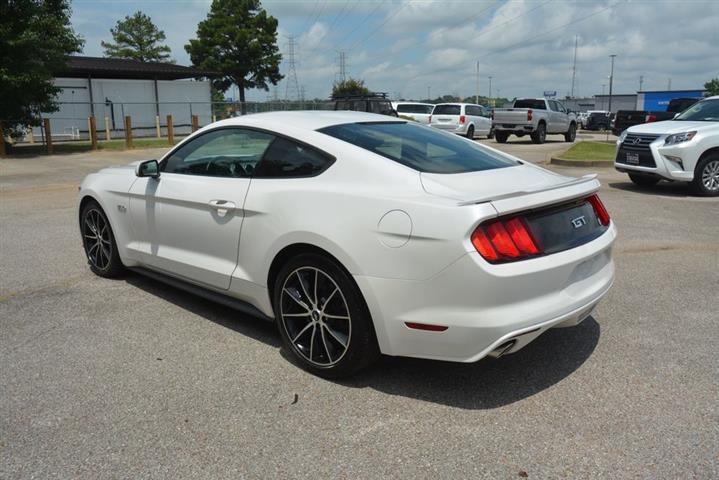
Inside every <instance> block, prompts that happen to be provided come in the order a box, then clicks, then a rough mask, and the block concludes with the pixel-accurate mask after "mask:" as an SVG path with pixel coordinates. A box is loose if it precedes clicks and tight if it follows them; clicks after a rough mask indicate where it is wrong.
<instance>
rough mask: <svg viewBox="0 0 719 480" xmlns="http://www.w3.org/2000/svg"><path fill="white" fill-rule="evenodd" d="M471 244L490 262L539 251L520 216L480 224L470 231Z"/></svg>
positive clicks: (511, 258) (533, 253) (517, 257)
mask: <svg viewBox="0 0 719 480" xmlns="http://www.w3.org/2000/svg"><path fill="white" fill-rule="evenodd" d="M472 245H474V248H476V249H477V251H478V252H479V254H480V255H482V257H484V259H485V260H487V261H490V262H502V261H511V260H515V259H519V258H522V257H527V256H530V255H537V254H539V253H541V251H540V250H539V248H538V247H537V244H536V243H535V242H534V239H533V238H532V235H531V233H530V232H529V229H528V228H527V226H526V224H525V223H524V221H523V220H522V219H521V218H520V217H513V218H509V219H506V220H495V221H492V222H490V223H486V224H484V225H480V226H479V227H477V229H476V230H475V231H474V232H473V233H472Z"/></svg>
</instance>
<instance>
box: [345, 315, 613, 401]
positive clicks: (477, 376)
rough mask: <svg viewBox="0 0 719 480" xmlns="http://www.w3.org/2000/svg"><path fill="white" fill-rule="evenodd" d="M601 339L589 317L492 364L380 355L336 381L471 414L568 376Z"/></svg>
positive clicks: (543, 337) (525, 394) (544, 387)
mask: <svg viewBox="0 0 719 480" xmlns="http://www.w3.org/2000/svg"><path fill="white" fill-rule="evenodd" d="M599 336H600V327H599V324H598V323H597V321H596V320H594V318H593V317H591V316H590V317H588V318H587V319H586V320H584V321H583V322H582V323H581V324H579V325H577V326H576V327H570V328H560V329H553V330H549V331H547V332H545V333H544V334H542V335H541V336H540V337H539V338H537V339H536V340H535V341H534V342H532V343H530V344H529V345H527V346H526V347H524V348H523V349H522V350H520V351H519V352H517V353H514V354H510V355H507V356H505V357H501V358H499V359H496V360H495V359H483V360H480V361H479V362H477V363H469V364H468V363H452V362H439V361H432V360H421V359H412V358H400V357H384V358H382V360H381V361H380V362H379V363H378V364H377V365H375V366H373V367H371V368H370V369H369V370H368V371H366V372H363V373H360V374H359V375H357V376H356V377H354V378H352V379H349V380H343V381H339V382H338V383H340V384H342V385H346V386H349V387H356V388H366V387H370V388H373V389H375V390H379V391H381V392H385V393H388V394H391V395H400V396H404V397H410V398H414V399H417V400H423V401H426V402H433V403H438V404H442V405H447V406H451V407H457V408H463V409H469V410H484V409H492V408H498V407H502V406H505V405H509V404H511V403H514V402H517V401H519V400H523V399H525V398H528V397H531V396H532V395H534V394H536V393H538V392H541V391H542V390H544V389H546V388H549V387H551V386H552V385H555V384H556V383H558V382H560V381H562V380H563V379H565V378H567V377H568V376H569V375H571V374H572V373H573V372H574V371H575V370H577V369H578V368H579V367H580V366H581V365H582V364H583V363H584V362H585V361H586V360H587V359H588V358H589V357H590V356H591V354H592V352H593V351H594V349H595V348H596V346H597V343H598V342H599Z"/></svg>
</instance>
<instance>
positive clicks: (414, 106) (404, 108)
mask: <svg viewBox="0 0 719 480" xmlns="http://www.w3.org/2000/svg"><path fill="white" fill-rule="evenodd" d="M392 108H394V109H395V111H396V112H397V115H400V116H403V117H410V118H413V119H414V120H415V121H416V122H419V123H423V124H425V125H426V124H428V123H429V117H431V116H432V109H433V108H434V105H433V104H431V103H418V102H392Z"/></svg>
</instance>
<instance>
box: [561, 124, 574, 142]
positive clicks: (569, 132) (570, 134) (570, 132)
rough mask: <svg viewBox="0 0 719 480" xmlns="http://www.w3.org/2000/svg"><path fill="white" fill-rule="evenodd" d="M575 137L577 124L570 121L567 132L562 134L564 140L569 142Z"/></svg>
mask: <svg viewBox="0 0 719 480" xmlns="http://www.w3.org/2000/svg"><path fill="white" fill-rule="evenodd" d="M575 138H577V124H576V123H572V124H570V125H569V130H567V133H565V134H564V141H565V142H570V143H571V142H573V141H574V139H575Z"/></svg>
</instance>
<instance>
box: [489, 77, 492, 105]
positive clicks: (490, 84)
mask: <svg viewBox="0 0 719 480" xmlns="http://www.w3.org/2000/svg"><path fill="white" fill-rule="evenodd" d="M489 98H490V99H491V98H492V75H490V76H489Z"/></svg>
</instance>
